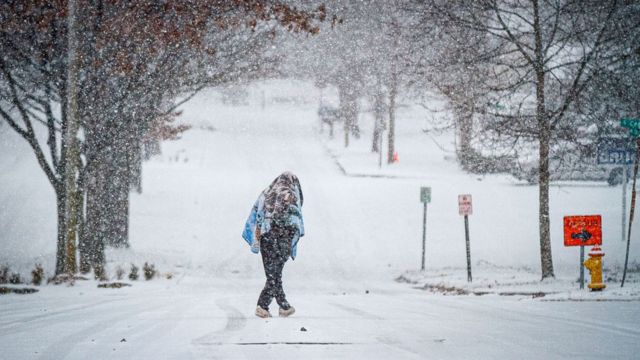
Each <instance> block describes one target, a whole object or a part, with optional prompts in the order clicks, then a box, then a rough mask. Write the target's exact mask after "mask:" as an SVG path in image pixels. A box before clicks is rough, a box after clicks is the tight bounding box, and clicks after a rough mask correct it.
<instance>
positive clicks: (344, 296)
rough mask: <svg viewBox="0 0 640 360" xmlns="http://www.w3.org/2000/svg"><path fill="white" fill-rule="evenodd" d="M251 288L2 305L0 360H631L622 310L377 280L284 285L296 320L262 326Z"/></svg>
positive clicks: (233, 283)
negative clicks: (438, 291)
mask: <svg viewBox="0 0 640 360" xmlns="http://www.w3.org/2000/svg"><path fill="white" fill-rule="evenodd" d="M260 285H261V284H260V282H259V281H252V280H246V279H244V280H243V279H240V278H239V277H237V278H234V277H233V276H230V277H228V278H226V279H219V280H215V279H211V278H200V277H191V276H186V277H184V278H182V279H181V280H180V279H178V280H176V281H171V282H163V281H156V282H151V283H143V284H136V285H135V286H134V287H131V288H124V289H120V290H101V291H97V290H96V289H95V288H94V286H95V284H93V283H81V284H78V285H76V286H75V287H74V288H71V289H69V288H64V287H59V288H54V289H46V291H44V292H41V293H39V294H35V295H30V296H25V297H23V298H20V301H11V300H9V299H10V298H7V297H2V298H0V315H1V316H0V347H1V348H2V355H3V356H2V358H4V359H229V358H249V359H256V358H260V359H299V358H303V359H309V358H314V359H329V358H348V359H356V358H357V359H399V358H406V359H425V358H429V359H515V358H518V359H542V358H544V359H552V358H577V359H589V358H592V359H602V358H626V359H632V358H635V356H636V355H637V351H638V341H639V340H640V330H639V329H638V327H637V322H638V310H637V308H638V307H637V303H634V302H622V303H615V302H610V303H602V302H599V303H598V302H583V303H576V302H542V301H531V300H517V299H514V298H502V297H495V296H486V297H469V296H433V295H432V296H429V295H426V294H425V293H424V292H422V291H418V290H415V289H412V288H410V287H407V286H406V285H403V284H395V283H393V282H387V281H379V282H373V283H370V282H367V281H365V282H362V283H334V282H330V281H327V282H324V283H311V282H307V283H293V284H288V286H287V288H288V293H289V297H290V298H291V299H292V301H293V302H294V303H295V305H296V307H297V308H298V312H297V313H296V314H295V315H294V316H293V317H291V318H277V317H276V318H272V319H269V320H263V319H259V318H257V317H255V316H253V315H252V312H251V311H252V310H253V307H254V306H255V301H256V291H255V289H257V288H259V287H260ZM367 290H368V291H369V292H368V293H367ZM302 328H304V329H306V331H302Z"/></svg>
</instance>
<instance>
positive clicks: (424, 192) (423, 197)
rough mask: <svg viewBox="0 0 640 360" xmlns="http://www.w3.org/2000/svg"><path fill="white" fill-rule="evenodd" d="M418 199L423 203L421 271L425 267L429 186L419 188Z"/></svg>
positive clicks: (429, 200) (429, 199) (429, 197)
mask: <svg viewBox="0 0 640 360" xmlns="http://www.w3.org/2000/svg"><path fill="white" fill-rule="evenodd" d="M420 201H421V202H422V203H423V204H424V210H423V212H422V267H421V269H422V271H424V268H425V257H426V247H427V204H428V203H430V202H431V188H430V187H421V188H420Z"/></svg>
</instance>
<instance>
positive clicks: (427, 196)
mask: <svg viewBox="0 0 640 360" xmlns="http://www.w3.org/2000/svg"><path fill="white" fill-rule="evenodd" d="M420 202H423V203H430V202H431V188H430V187H424V186H423V187H421V188H420Z"/></svg>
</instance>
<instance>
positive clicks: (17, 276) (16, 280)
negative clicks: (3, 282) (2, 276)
mask: <svg viewBox="0 0 640 360" xmlns="http://www.w3.org/2000/svg"><path fill="white" fill-rule="evenodd" d="M9 283H11V284H22V278H20V274H18V273H11V276H10V277H9Z"/></svg>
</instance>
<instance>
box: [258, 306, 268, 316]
mask: <svg viewBox="0 0 640 360" xmlns="http://www.w3.org/2000/svg"><path fill="white" fill-rule="evenodd" d="M256 316H257V317H261V318H263V319H266V318H270V317H271V313H270V312H269V310H265V309H263V308H261V307H260V306H258V307H256Z"/></svg>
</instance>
